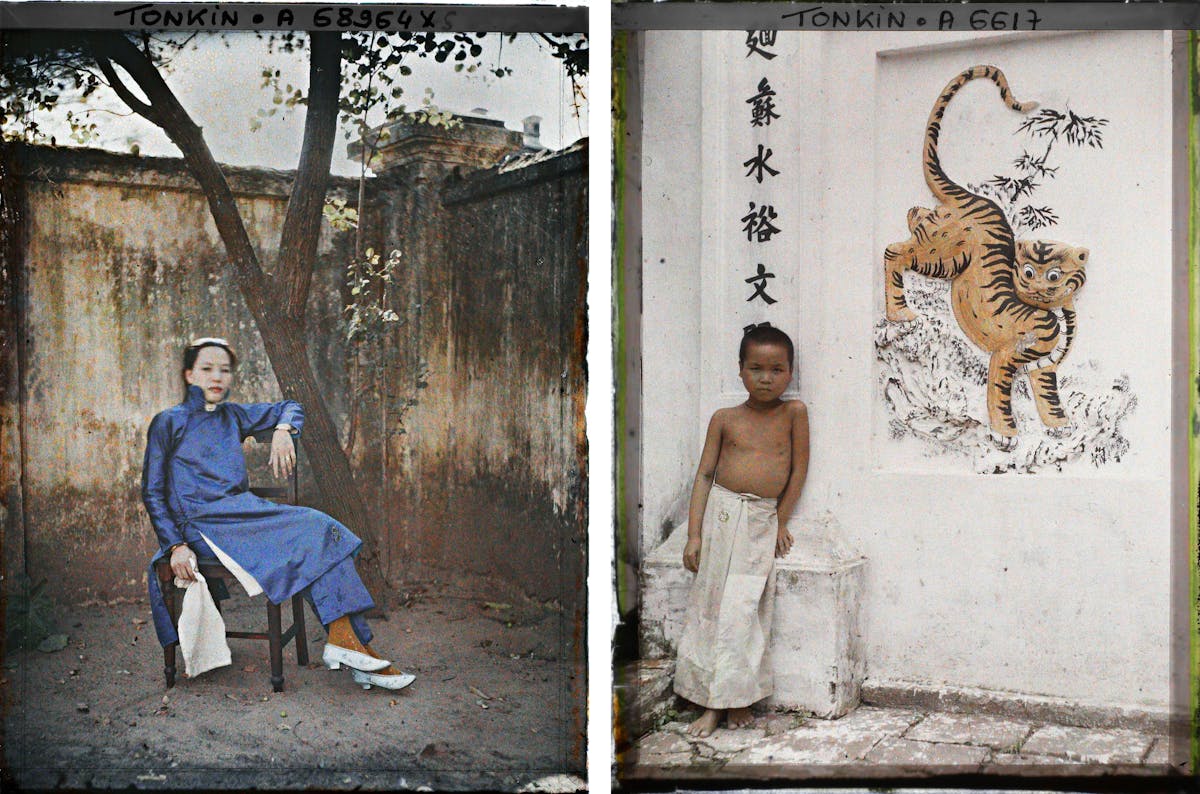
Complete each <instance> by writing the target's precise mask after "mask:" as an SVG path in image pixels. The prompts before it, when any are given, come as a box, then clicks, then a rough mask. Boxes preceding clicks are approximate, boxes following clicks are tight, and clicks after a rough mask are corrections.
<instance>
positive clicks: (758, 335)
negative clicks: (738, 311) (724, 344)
mask: <svg viewBox="0 0 1200 794" xmlns="http://www.w3.org/2000/svg"><path fill="white" fill-rule="evenodd" d="M743 330H744V331H745V333H743V334H742V344H741V345H740V346H739V347H738V366H739V367H740V366H742V365H743V364H745V363H746V348H747V347H749V346H750V345H779V346H780V347H782V348H783V349H784V350H786V351H787V355H788V366H789V367H790V368H792V369H793V370H794V369H795V368H796V348H795V346H794V345H793V344H792V338H791V337H790V336H788V335H787V334H785V333H784V332H783V331H780V330H779V329H778V328H776V327H774V326H773V325H771V324H770V323H758V324H757V325H747V326H746V327H745V328H744V329H743Z"/></svg>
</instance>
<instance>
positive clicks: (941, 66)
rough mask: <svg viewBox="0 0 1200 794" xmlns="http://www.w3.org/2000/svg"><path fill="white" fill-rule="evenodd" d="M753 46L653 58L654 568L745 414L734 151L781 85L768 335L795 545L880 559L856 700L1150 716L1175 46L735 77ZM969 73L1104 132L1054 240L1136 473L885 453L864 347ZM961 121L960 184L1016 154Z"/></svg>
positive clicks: (804, 57) (858, 63) (998, 52)
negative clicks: (751, 114)
mask: <svg viewBox="0 0 1200 794" xmlns="http://www.w3.org/2000/svg"><path fill="white" fill-rule="evenodd" d="M744 41H745V33H744V32H729V33H716V32H714V33H693V32H681V33H661V32H653V33H647V34H646V36H645V64H644V68H643V74H644V75H645V85H644V105H643V116H644V117H643V139H642V140H643V151H644V161H643V185H644V193H643V218H642V233H643V238H642V240H643V259H642V264H643V268H644V280H643V319H642V322H643V334H642V340H641V341H642V349H641V352H642V378H643V384H644V387H643V392H642V394H641V399H642V415H643V417H644V423H643V427H642V432H643V444H642V451H641V455H642V477H641V480H640V482H639V483H638V485H639V487H640V489H641V498H642V503H643V510H642V515H641V519H642V520H641V533H642V535H641V543H642V548H643V550H644V552H647V551H648V550H650V549H653V548H654V547H656V546H657V545H658V544H659V543H660V542H661V541H662V539H663V537H664V536H665V535H666V534H667V533H668V531H669V528H670V527H672V526H675V525H678V524H679V523H681V522H684V523H685V522H686V501H685V498H686V493H687V491H688V489H689V488H690V483H691V479H692V476H693V474H694V466H695V462H696V459H697V456H698V454H699V450H700V447H701V445H702V441H703V433H704V427H705V424H706V422H707V418H708V416H709V415H710V413H711V412H712V410H714V409H715V408H717V407H719V406H721V405H727V404H731V403H733V402H736V401H737V399H738V398H737V395H736V393H735V391H736V389H735V388H734V387H735V386H736V381H734V380H732V378H733V376H734V375H735V368H736V362H735V361H733V360H732V359H733V356H734V353H735V352H736V344H737V335H738V334H740V324H739V323H738V322H734V320H740V319H742V318H740V317H737V316H736V315H732V314H731V311H736V309H731V307H733V306H734V305H735V304H734V303H732V302H731V301H730V300H729V297H728V295H727V293H728V291H729V290H728V288H727V284H726V283H725V282H726V281H728V279H729V277H730V262H731V261H738V260H736V259H732V258H731V257H730V256H729V252H730V251H731V250H735V249H734V246H735V245H736V244H737V243H736V240H735V238H736V237H737V235H738V233H739V224H738V223H736V219H737V218H738V217H740V215H741V214H742V213H744V212H745V206H746V205H745V196H743V195H742V194H741V193H739V192H738V189H739V187H740V185H741V183H739V182H738V181H737V174H734V170H736V168H737V166H740V164H741V162H742V160H744V159H745V158H746V157H747V156H748V155H749V154H751V153H752V152H753V147H752V145H751V144H748V142H749V141H751V137H750V135H749V134H748V133H747V134H741V133H737V134H732V133H730V132H729V131H730V130H741V129H743V128H745V119H744V116H745V113H746V111H745V106H744V102H745V99H746V98H747V97H748V96H750V95H751V94H753V93H754V88H755V85H756V84H757V82H758V80H759V79H760V78H761V77H762V76H763V75H766V74H769V75H771V81H772V85H774V86H775V87H776V88H777V90H778V89H779V85H780V84H785V83H787V82H788V81H790V82H791V88H792V90H790V91H783V90H780V94H779V97H778V98H777V103H778V105H779V107H780V108H781V109H780V112H781V113H783V114H787V113H789V112H790V113H793V114H800V115H801V116H802V117H803V119H804V121H803V125H804V130H805V132H804V134H803V135H802V136H800V135H797V134H795V133H794V132H793V133H792V137H790V138H786V137H784V134H783V133H782V132H780V131H776V132H770V131H767V132H765V140H766V141H767V143H768V145H770V146H773V148H774V149H775V150H776V151H777V152H792V153H794V154H795V155H798V156H797V157H796V158H795V159H794V160H793V161H792V167H791V168H790V170H786V171H785V172H786V173H787V183H786V184H783V183H781V184H779V185H776V187H775V188H774V189H775V190H776V193H775V196H776V207H777V209H779V210H780V211H781V213H783V212H786V213H787V214H786V215H783V216H781V217H783V218H785V219H789V220H790V223H788V225H787V226H786V227H785V233H786V234H788V235H789V237H788V238H787V239H788V244H787V246H786V247H785V248H784V249H783V250H781V251H776V254H777V255H776V258H775V259H774V260H773V262H774V264H775V265H776V267H775V270H777V271H778V272H780V273H781V274H788V276H789V277H792V278H794V281H793V283H792V284H791V285H782V284H781V288H780V291H779V294H778V295H777V297H779V298H780V299H781V301H787V305H790V306H791V307H792V308H791V309H789V313H788V314H787V315H786V316H784V317H782V320H783V321H782V322H780V319H781V318H773V319H775V321H776V324H780V325H783V326H784V327H786V328H788V330H789V331H791V332H792V333H793V334H794V338H795V339H796V341H797V344H798V348H799V361H800V373H799V375H800V386H799V394H800V396H801V397H802V398H803V399H804V400H805V401H806V402H807V403H808V406H809V414H810V418H811V422H812V465H811V468H810V470H809V478H808V484H807V486H806V489H805V494H804V497H803V499H802V502H801V506H800V510H799V513H798V515H797V516H796V518H795V519H794V522H793V526H792V530H793V532H804V527H805V525H806V523H812V522H813V520H814V519H815V518H816V517H818V516H822V515H831V516H832V517H833V518H834V520H835V521H836V522H837V524H839V525H840V527H841V528H842V532H843V534H844V536H845V540H846V541H847V542H848V543H849V544H850V545H851V546H852V547H855V548H857V550H858V551H860V552H862V553H863V554H864V555H865V556H866V557H867V558H868V567H867V578H866V591H865V593H864V598H863V611H864V614H863V632H864V639H865V647H866V655H867V676H868V682H870V681H871V680H875V681H879V682H916V683H918V684H921V685H925V686H939V685H956V686H972V687H982V688H986V689H992V690H1002V691H1009V692H1020V693H1031V694H1043V695H1050V696H1056V697H1062V698H1069V699H1075V700H1078V701H1082V702H1087V703H1094V704H1099V705H1103V706H1139V707H1144V708H1151V709H1162V708H1164V707H1165V706H1166V704H1167V700H1168V676H1169V648H1170V640H1171V637H1170V635H1169V632H1168V618H1169V614H1170V600H1169V598H1170V582H1171V576H1170V570H1169V565H1170V559H1169V548H1170V545H1169V531H1170V523H1169V518H1170V509H1169V508H1170V505H1169V498H1170V476H1169V467H1170V460H1169V446H1170V445H1169V439H1170V433H1171V427H1170V414H1169V401H1170V394H1171V387H1172V383H1171V373H1170V360H1169V350H1170V322H1171V317H1170V306H1171V304H1170V297H1171V296H1170V273H1171V262H1172V259H1171V256H1172V254H1171V247H1170V235H1171V225H1170V210H1171V206H1170V184H1171V181H1170V176H1169V174H1170V171H1169V169H1170V157H1169V146H1168V145H1167V144H1166V143H1165V142H1166V141H1169V140H1170V128H1171V120H1170V119H1171V111H1170V108H1171V105H1170V70H1169V39H1168V38H1167V37H1166V36H1165V35H1164V34H1163V33H1161V32H1114V33H1088V34H1074V35H1048V36H1012V37H1005V36H1001V37H996V36H991V37H982V36H978V35H974V34H952V35H951V34H946V35H940V36H938V35H932V34H876V33H853V34H825V33H805V34H799V33H791V34H789V33H781V34H780V36H779V39H778V46H777V47H776V48H775V49H776V51H777V52H779V53H780V54H781V57H779V58H778V59H777V60H775V61H772V62H770V63H769V64H768V63H764V62H763V61H761V60H760V59H757V58H754V59H750V60H747V59H746V58H745V45H744ZM1112 52H1120V53H1121V54H1122V57H1121V58H1120V59H1113V58H1111V53H1112ZM975 63H998V64H999V65H1001V66H1002V67H1003V68H1004V69H1005V70H1006V72H1007V73H1008V75H1009V77H1010V80H1011V81H1012V83H1013V88H1014V91H1015V92H1016V93H1017V95H1018V98H1020V99H1026V98H1029V99H1038V100H1041V101H1042V102H1043V104H1046V105H1050V106H1061V105H1062V104H1063V103H1064V102H1067V101H1069V102H1070V104H1071V106H1072V107H1075V108H1078V109H1079V110H1080V111H1082V112H1089V113H1096V114H1098V115H1102V116H1106V117H1108V118H1110V119H1111V123H1110V127H1109V128H1107V130H1106V143H1105V148H1104V150H1103V152H1102V153H1100V152H1094V153H1091V155H1090V156H1076V155H1074V154H1072V155H1071V158H1070V160H1069V163H1067V164H1066V166H1067V167H1065V168H1064V169H1063V171H1062V181H1069V183H1068V184H1067V185H1064V186H1063V187H1062V188H1061V190H1062V191H1064V192H1061V193H1057V194H1056V195H1055V202H1056V203H1057V205H1058V206H1059V209H1061V210H1062V215H1063V218H1064V224H1063V225H1062V227H1061V228H1059V229H1054V230H1051V231H1052V232H1053V234H1047V235H1045V236H1048V237H1051V238H1057V239H1065V240H1069V241H1072V242H1077V243H1079V244H1083V245H1088V246H1089V247H1090V248H1091V251H1092V256H1093V259H1092V263H1091V266H1090V267H1089V282H1088V285H1087V286H1086V287H1085V289H1084V291H1083V293H1082V295H1081V296H1080V298H1079V303H1078V305H1079V308H1080V312H1081V319H1080V331H1079V336H1080V345H1081V349H1080V350H1077V351H1075V352H1074V353H1072V356H1076V355H1077V354H1079V353H1080V352H1081V351H1082V352H1084V353H1086V355H1080V356H1079V357H1078V358H1076V359H1074V360H1075V361H1085V362H1086V361H1089V360H1091V361H1094V362H1096V363H1095V366H1098V367H1101V368H1105V369H1106V370H1107V371H1111V372H1112V374H1114V375H1115V374H1119V373H1120V372H1127V373H1129V374H1130V378H1131V382H1132V383H1133V384H1134V388H1135V389H1136V390H1137V394H1138V405H1137V408H1136V411H1135V414H1134V415H1133V416H1132V417H1131V419H1130V424H1129V427H1128V428H1127V430H1128V432H1129V436H1130V440H1131V453H1130V454H1129V455H1128V456H1127V457H1126V458H1125V459H1124V460H1123V461H1122V462H1121V463H1119V464H1117V465H1111V466H1108V467H1107V468H1102V469H1097V468H1094V467H1090V465H1089V464H1086V463H1085V464H1084V465H1082V466H1077V467H1075V468H1069V469H1067V470H1065V471H1064V472H1062V473H1051V474H1038V475H1020V474H1009V475H1002V476H1001V475H983V474H977V473H975V472H974V471H973V470H972V469H971V468H970V466H969V464H966V463H965V462H963V461H959V460H955V459H952V458H950V457H944V456H939V455H937V454H936V453H934V454H930V453H928V452H926V451H925V450H915V449H912V448H908V449H898V448H897V447H896V446H894V442H893V440H892V439H891V438H890V436H889V434H888V428H887V416H886V415H885V414H884V413H883V410H882V407H881V404H880V402H879V396H878V394H877V391H878V385H877V377H876V376H877V371H876V366H877V365H876V362H875V353H874V349H873V335H872V328H873V326H874V324H875V322H876V321H877V320H878V319H879V318H880V317H881V316H882V311H883V302H882V251H883V248H884V247H885V246H886V245H887V244H888V243H890V242H893V241H895V240H900V239H904V237H906V236H907V229H906V227H905V225H904V212H905V211H906V210H907V209H908V207H910V206H912V205H915V204H922V205H924V206H931V197H930V196H929V194H928V190H927V188H925V186H924V184H923V180H922V178H921V174H920V160H919V152H920V145H921V136H922V134H923V128H924V122H925V118H926V116H927V114H928V112H929V107H930V105H931V104H932V102H933V100H934V98H935V97H936V95H937V93H938V92H939V91H940V89H941V88H942V86H943V85H944V84H945V83H946V81H948V80H949V79H950V77H952V76H953V75H954V74H956V73H957V72H958V71H960V70H961V69H963V68H965V67H967V66H970V65H973V64H975ZM780 64H788V67H786V68H784V67H781V66H780ZM969 88H978V89H982V86H971V87H969ZM966 93H967V92H966V90H964V92H963V94H964V96H965V95H966ZM994 94H995V89H994V87H992V92H991V93H990V94H989V93H988V92H987V91H986V90H980V92H979V95H980V96H981V97H985V98H987V99H992V100H995V96H994ZM966 104H967V109H966V111H965V113H964V115H965V118H963V117H960V119H959V121H958V122H957V123H958V125H959V126H957V127H956V128H954V129H952V128H951V127H950V126H949V125H950V122H949V120H948V121H947V128H946V129H945V131H944V132H943V137H942V140H943V141H944V142H945V147H946V148H945V150H944V151H945V152H946V156H945V158H944V163H945V164H946V166H947V171H948V172H950V173H951V175H952V176H959V175H960V172H958V171H955V170H954V169H955V168H963V167H965V166H964V165H963V163H964V157H966V158H968V159H969V156H970V150H971V149H972V147H973V146H974V147H982V148H983V150H984V151H985V152H991V151H1000V148H998V147H1000V146H1001V144H999V143H996V142H995V139H996V138H998V139H1005V138H1011V137H1012V128H1013V127H1014V126H1015V125H1014V124H1013V123H1012V119H1011V118H1008V119H1003V123H1004V126H1003V127H1002V128H1001V129H998V130H993V131H992V132H991V133H990V134H991V135H992V136H993V138H987V137H986V136H987V135H988V134H989V133H988V126H987V125H989V124H991V123H992V122H991V121H989V119H991V118H992V115H993V112H992V110H991V109H990V106H989V105H988V103H986V102H982V101H981V103H980V104H979V105H978V107H980V108H984V107H987V108H988V110H987V112H986V113H984V112H983V111H975V110H973V108H975V107H976V106H975V105H972V104H970V102H967V103H966ZM995 104H996V105H997V106H999V104H1000V103H999V101H998V100H995ZM1000 110H1001V111H1003V108H1002V107H1000ZM735 125H740V126H735ZM780 129H781V130H782V129H783V127H782V125H781V126H780ZM755 135H756V136H758V133H756V134H755ZM973 135H979V136H981V138H980V139H978V140H976V139H971V136H973ZM772 136H774V137H772ZM954 136H958V137H957V139H956V138H955V137H954ZM964 137H966V138H968V140H966V141H964V140H962V139H963V138H964ZM754 140H760V138H759V137H755V138H754ZM980 140H982V142H980ZM748 145H749V146H750V149H749V150H747V146H748ZM701 158H703V160H701ZM776 162H777V163H778V162H780V161H776ZM728 163H732V164H733V166H732V168H733V170H731V169H730V168H729V167H727V164H728ZM1004 165H1007V162H1002V163H997V164H996V166H997V167H1000V166H1004ZM722 169H723V170H722ZM739 173H740V172H739ZM986 176H988V174H986V173H985V174H984V178H986ZM962 181H965V179H962ZM697 185H698V186H700V189H699V190H697V189H695V186H697ZM744 192H746V191H745V190H742V193H744ZM1132 206H1136V207H1138V210H1137V211H1136V212H1130V211H1129V208H1130V207H1132ZM738 209H740V210H741V212H738V213H737V214H734V213H735V212H736V211H737V210H738ZM722 219H724V221H722ZM743 239H744V237H743ZM781 239H782V238H781ZM714 307H716V308H718V311H715V312H714V311H712V309H713V308H714ZM698 325H699V326H700V328H699V329H698V328H697V326H698ZM1131 329H1136V333H1131ZM1084 338H1087V342H1086V344H1085V343H1084V341H1083V340H1084ZM1069 361H1070V360H1069ZM977 397H978V399H979V400H982V399H983V393H982V387H981V391H980V393H979V394H978V395H977ZM777 619H779V620H786V616H782V615H781V616H779V617H778V618H777ZM1081 671H1088V674H1087V675H1082V674H1081Z"/></svg>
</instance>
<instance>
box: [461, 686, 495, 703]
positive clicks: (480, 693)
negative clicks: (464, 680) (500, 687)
mask: <svg viewBox="0 0 1200 794" xmlns="http://www.w3.org/2000/svg"><path fill="white" fill-rule="evenodd" d="M467 689H469V690H471V694H472V695H474V696H475V697H480V698H483V699H484V700H491V699H492V696H491V695H489V694H487V693H486V692H484V691H483V690H481V689H479V688H477V687H473V686H468V687H467Z"/></svg>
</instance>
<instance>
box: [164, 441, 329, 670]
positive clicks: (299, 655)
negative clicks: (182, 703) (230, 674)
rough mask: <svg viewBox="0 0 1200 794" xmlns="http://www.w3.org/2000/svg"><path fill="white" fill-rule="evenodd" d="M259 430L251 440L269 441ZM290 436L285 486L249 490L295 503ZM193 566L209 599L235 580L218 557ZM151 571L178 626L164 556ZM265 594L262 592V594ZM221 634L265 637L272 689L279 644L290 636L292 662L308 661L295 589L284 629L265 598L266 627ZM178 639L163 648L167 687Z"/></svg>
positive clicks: (176, 599)
mask: <svg viewBox="0 0 1200 794" xmlns="http://www.w3.org/2000/svg"><path fill="white" fill-rule="evenodd" d="M273 432H274V431H271V432H268V433H260V434H259V435H257V436H255V440H256V441H259V442H260V443H262V442H265V443H267V444H270V442H271V434H272V433H273ZM292 440H293V441H294V442H295V444H296V458H297V465H296V467H295V468H293V469H292V476H291V482H290V483H289V484H288V485H286V486H268V487H254V488H251V489H250V492H251V493H253V494H256V495H257V496H261V497H263V498H265V499H271V500H273V501H277V502H282V503H285V504H296V503H297V502H298V501H299V496H300V483H299V468H300V467H299V457H300V443H299V439H297V438H296V437H295V436H293V437H292ZM196 567H198V568H199V569H200V573H201V574H202V575H203V576H204V578H205V580H207V582H208V589H209V592H211V593H213V599H214V600H216V596H217V592H218V591H216V590H214V586H215V585H216V583H217V582H218V581H220V582H221V584H222V585H223V586H225V587H226V589H228V586H229V585H230V584H236V583H237V579H236V578H235V577H234V575H233V574H232V573H231V572H230V571H229V569H228V568H226V567H225V566H224V565H222V564H221V563H220V562H219V561H218V560H216V559H215V558H212V557H205V558H200V559H197V561H196ZM154 572H155V574H156V575H157V576H158V582H159V585H160V586H161V588H162V592H163V597H164V599H165V600H166V602H167V610H168V611H169V612H170V614H171V623H172V624H173V625H175V626H176V627H178V626H179V611H180V609H181V608H182V606H183V591H182V590H180V589H179V588H177V587H175V574H174V573H172V572H171V562H170V560H168V559H166V558H164V559H161V560H159V561H158V562H157V563H155V565H154ZM263 597H264V598H266V596H265V595H264V596H263ZM220 608H221V602H220V601H217V609H218V611H219V610H220ZM225 636H226V637H229V638H232V639H239V640H266V641H267V642H268V643H270V646H271V647H270V654H271V688H272V689H273V690H275V691H276V692H282V691H283V648H284V646H285V645H287V644H288V643H289V642H291V641H292V640H293V639H294V640H295V641H296V664H297V665H299V666H301V667H304V666H305V665H307V664H308V638H307V636H306V634H305V631H304V597H303V596H302V595H300V594H299V593H297V594H296V595H294V596H292V625H291V628H289V629H288V630H287V631H283V630H282V616H281V614H280V608H279V604H275V603H272V602H271V600H270V599H269V598H268V599H267V630H266V631H265V632H263V631H228V630H227V631H226V632H225ZM177 645H178V643H172V644H171V645H168V646H167V647H165V648H163V673H164V674H165V675H166V678H167V689H170V688H171V687H173V686H175V648H176V646H177Z"/></svg>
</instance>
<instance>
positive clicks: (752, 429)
mask: <svg viewBox="0 0 1200 794" xmlns="http://www.w3.org/2000/svg"><path fill="white" fill-rule="evenodd" d="M721 446H722V447H723V448H726V449H727V450H728V451H730V452H735V453H745V454H748V453H760V454H786V453H788V452H789V451H790V450H791V447H792V432H791V422H790V421H789V419H788V417H787V415H786V414H785V413H784V412H782V411H780V412H779V415H778V416H753V415H752V416H738V417H731V421H730V422H729V423H728V424H727V425H726V432H725V433H724V437H723V438H722V444H721Z"/></svg>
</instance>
